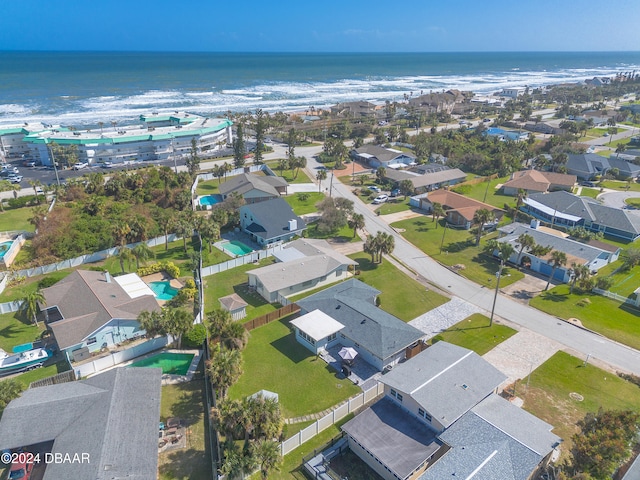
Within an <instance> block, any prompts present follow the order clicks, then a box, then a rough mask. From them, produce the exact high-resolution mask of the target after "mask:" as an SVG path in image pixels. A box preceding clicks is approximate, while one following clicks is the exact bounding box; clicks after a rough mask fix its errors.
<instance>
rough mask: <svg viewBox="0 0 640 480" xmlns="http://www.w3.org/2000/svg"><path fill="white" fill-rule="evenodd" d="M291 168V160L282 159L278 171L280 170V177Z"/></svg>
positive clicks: (279, 161)
mask: <svg viewBox="0 0 640 480" xmlns="http://www.w3.org/2000/svg"><path fill="white" fill-rule="evenodd" d="M288 168H289V160H288V159H287V158H281V159H280V160H278V170H280V176H282V172H283V171H284V170H287V169H288Z"/></svg>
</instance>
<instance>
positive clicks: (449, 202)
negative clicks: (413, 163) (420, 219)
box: [420, 190, 504, 230]
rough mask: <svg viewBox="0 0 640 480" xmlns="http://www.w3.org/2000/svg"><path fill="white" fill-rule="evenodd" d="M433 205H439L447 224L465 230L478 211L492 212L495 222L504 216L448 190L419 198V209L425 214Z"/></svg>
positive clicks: (487, 205) (484, 204)
mask: <svg viewBox="0 0 640 480" xmlns="http://www.w3.org/2000/svg"><path fill="white" fill-rule="evenodd" d="M434 203H439V204H440V205H442V207H443V208H444V210H445V213H446V218H447V223H449V224H450V225H453V226H456V227H460V228H464V229H467V230H468V229H470V228H471V226H472V225H473V217H474V216H475V214H476V212H477V211H478V210H481V209H485V210H489V211H490V212H493V214H494V216H495V218H496V222H497V221H499V220H500V219H501V218H502V216H503V215H504V210H501V209H499V208H497V207H494V206H493V205H489V204H487V203H483V202H479V201H478V200H474V199H473V198H469V197H465V196H464V195H460V194H459V193H455V192H452V191H450V190H435V191H433V192H429V193H428V194H427V195H426V196H425V197H421V198H420V208H421V209H423V210H426V211H427V212H431V209H432V208H433V204H434Z"/></svg>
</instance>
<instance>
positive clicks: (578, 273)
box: [569, 262, 591, 293]
mask: <svg viewBox="0 0 640 480" xmlns="http://www.w3.org/2000/svg"><path fill="white" fill-rule="evenodd" d="M571 272H572V275H571V284H570V286H569V293H573V287H575V285H576V283H577V282H578V280H582V279H588V278H589V277H590V276H591V270H589V267H588V266H586V265H578V264H577V263H575V262H573V263H572V264H571Z"/></svg>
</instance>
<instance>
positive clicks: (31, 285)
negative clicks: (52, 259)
mask: <svg viewBox="0 0 640 480" xmlns="http://www.w3.org/2000/svg"><path fill="white" fill-rule="evenodd" d="M71 272H73V270H72V269H67V270H59V271H57V272H51V273H47V274H46V275H37V276H35V277H28V278H26V279H25V281H24V282H23V283H21V284H19V285H15V286H13V287H8V288H6V289H5V291H4V292H2V293H1V294H0V303H6V302H12V301H14V300H19V299H21V298H24V296H25V295H26V294H27V293H30V292H35V291H36V290H38V289H39V288H40V285H39V283H40V282H41V281H43V280H44V279H45V278H47V279H49V278H51V279H54V280H55V281H59V280H62V279H63V278H64V277H66V276H67V275H69V274H70V273H71ZM52 281H53V280H52ZM0 317H1V316H0ZM0 337H1V336H0Z"/></svg>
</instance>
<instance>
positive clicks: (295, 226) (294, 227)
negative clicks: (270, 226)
mask: <svg viewBox="0 0 640 480" xmlns="http://www.w3.org/2000/svg"><path fill="white" fill-rule="evenodd" d="M297 229H298V220H296V219H295V218H294V219H293V220H289V231H290V232H293V231H294V230H297Z"/></svg>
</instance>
